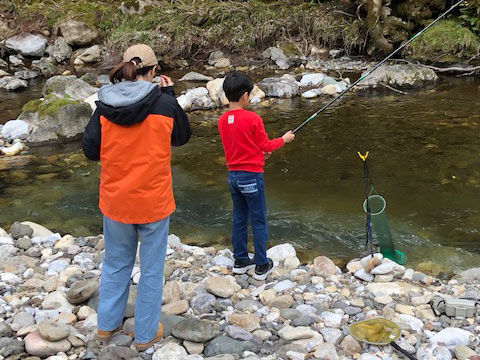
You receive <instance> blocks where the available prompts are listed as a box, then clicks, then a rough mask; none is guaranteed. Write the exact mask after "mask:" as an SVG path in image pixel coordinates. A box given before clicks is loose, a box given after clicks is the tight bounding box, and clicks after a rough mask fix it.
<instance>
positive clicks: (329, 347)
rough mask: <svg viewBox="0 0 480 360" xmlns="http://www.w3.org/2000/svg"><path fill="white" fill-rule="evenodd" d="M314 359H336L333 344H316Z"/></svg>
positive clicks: (336, 355)
mask: <svg viewBox="0 0 480 360" xmlns="http://www.w3.org/2000/svg"><path fill="white" fill-rule="evenodd" d="M314 356H315V358H316V359H320V360H338V359H339V357H338V354H337V350H336V349H335V345H333V344H329V343H323V344H320V345H318V347H317V349H316V351H315V354H314Z"/></svg>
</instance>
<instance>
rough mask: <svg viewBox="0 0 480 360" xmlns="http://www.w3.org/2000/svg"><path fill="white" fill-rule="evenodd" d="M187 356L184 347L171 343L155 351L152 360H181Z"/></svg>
mask: <svg viewBox="0 0 480 360" xmlns="http://www.w3.org/2000/svg"><path fill="white" fill-rule="evenodd" d="M187 355H188V354H187V350H185V348H184V347H183V346H180V345H178V344H175V343H173V342H171V343H168V344H166V345H164V346H162V347H161V348H159V349H158V350H157V351H155V353H154V354H153V357H152V360H180V359H182V358H183V357H184V356H187Z"/></svg>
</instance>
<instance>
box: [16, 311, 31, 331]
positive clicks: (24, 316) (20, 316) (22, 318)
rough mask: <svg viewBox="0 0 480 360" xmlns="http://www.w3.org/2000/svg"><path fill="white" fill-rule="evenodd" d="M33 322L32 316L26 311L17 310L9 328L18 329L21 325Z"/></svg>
mask: <svg viewBox="0 0 480 360" xmlns="http://www.w3.org/2000/svg"><path fill="white" fill-rule="evenodd" d="M34 324H35V319H34V318H33V316H32V315H31V314H29V313H27V312H19V313H17V314H16V315H15V316H14V317H13V321H12V324H11V328H12V330H13V331H18V330H20V329H21V328H23V327H27V326H31V325H34Z"/></svg>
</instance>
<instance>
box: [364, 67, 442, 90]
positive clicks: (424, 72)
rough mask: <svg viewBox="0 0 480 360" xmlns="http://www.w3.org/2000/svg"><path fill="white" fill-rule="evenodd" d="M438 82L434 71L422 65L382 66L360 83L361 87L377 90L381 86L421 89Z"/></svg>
mask: <svg viewBox="0 0 480 360" xmlns="http://www.w3.org/2000/svg"><path fill="white" fill-rule="evenodd" d="M363 75H364V74H363ZM437 80H438V76H437V74H436V73H435V71H433V70H432V69H429V68H427V67H425V66H420V65H411V64H402V65H382V66H380V67H379V68H378V69H377V70H375V71H374V72H373V73H372V74H371V75H369V76H368V77H367V78H366V79H365V80H363V81H361V82H360V86H363V87H370V88H376V87H378V86H380V85H381V84H385V85H389V86H394V87H405V88H413V87H421V86H425V85H428V84H431V83H434V82H436V81H437Z"/></svg>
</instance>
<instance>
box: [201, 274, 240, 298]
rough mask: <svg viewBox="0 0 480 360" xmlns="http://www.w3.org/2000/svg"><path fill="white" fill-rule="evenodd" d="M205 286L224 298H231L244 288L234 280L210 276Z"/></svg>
mask: <svg viewBox="0 0 480 360" xmlns="http://www.w3.org/2000/svg"><path fill="white" fill-rule="evenodd" d="M205 287H206V288H207V290H208V291H209V292H211V293H212V294H214V295H216V296H219V297H222V298H229V297H231V296H232V295H233V294H235V293H236V292H237V291H240V290H241V289H242V288H241V287H240V286H239V285H238V284H237V283H236V282H235V281H234V280H231V279H229V278H225V277H210V278H208V279H206V280H205Z"/></svg>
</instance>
